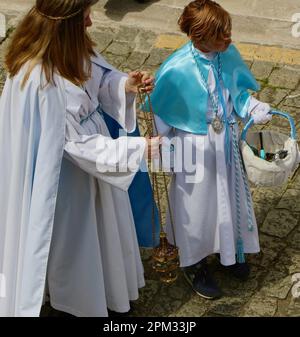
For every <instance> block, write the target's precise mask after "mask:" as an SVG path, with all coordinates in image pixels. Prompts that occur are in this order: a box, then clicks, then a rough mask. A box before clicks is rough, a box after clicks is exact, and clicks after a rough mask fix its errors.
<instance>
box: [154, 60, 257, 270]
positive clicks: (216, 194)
mask: <svg viewBox="0 0 300 337" xmlns="http://www.w3.org/2000/svg"><path fill="white" fill-rule="evenodd" d="M199 54H200V56H201V57H207V58H211V57H213V54H209V53H208V54H202V53H199ZM208 85H209V88H210V90H211V92H215V91H216V90H217V89H216V81H215V77H214V74H213V71H212V70H210V72H209V77H208ZM222 90H223V97H224V98H225V104H226V107H227V116H228V117H229V116H230V115H232V114H234V111H233V104H232V101H231V99H230V95H229V91H228V90H227V89H225V88H224V87H223V88H222ZM258 104H259V102H258V101H257V100H255V99H254V98H252V99H251V101H250V106H249V112H250V111H252V110H253V109H256V108H258ZM222 113H223V110H222V105H221V104H220V102H219V112H218V115H219V116H221V115H222ZM213 117H214V116H213V109H212V105H211V103H210V102H209V104H208V111H207V118H208V120H211V119H213ZM155 120H156V125H157V128H158V133H159V134H160V135H163V136H166V137H168V138H170V139H171V138H173V137H176V138H177V143H176V141H175V143H174V145H175V159H174V165H175V166H174V170H175V173H174V175H173V177H172V181H171V186H170V191H169V195H170V203H171V210H172V213H173V219H174V232H175V239H176V244H177V246H178V247H179V252H180V265H181V267H186V266H190V265H193V264H195V263H197V262H199V261H200V260H202V259H203V258H205V257H207V256H209V255H211V254H214V253H220V256H221V263H222V264H223V265H232V264H234V263H236V255H235V254H236V240H237V230H236V201H235V192H234V191H235V189H234V188H235V185H234V184H235V178H236V175H235V167H234V164H233V163H232V164H231V165H227V164H226V159H225V151H224V142H225V128H224V130H223V131H222V133H221V134H217V133H216V132H215V131H214V130H213V128H212V126H211V125H209V126H208V134H207V135H205V136H203V135H196V134H191V133H188V132H185V131H182V130H179V129H176V128H172V127H171V126H169V125H167V124H166V123H164V122H163V121H162V120H161V119H160V118H159V117H158V116H155ZM235 127H236V131H237V132H238V126H237V124H236V125H235ZM230 138H231V140H230V142H231V143H232V135H230ZM188 139H189V140H188ZM184 141H186V142H187V143H191V144H192V146H191V147H186V148H185V151H187V152H188V153H187V152H186V153H184V151H182V152H183V153H184V154H183V157H181V155H178V148H177V151H176V146H177V145H176V144H183V143H184ZM231 149H233V147H232V146H231ZM164 151H165V146H164ZM171 156H172V154H171ZM187 156H189V157H190V158H194V160H195V158H197V161H196V163H195V164H196V165H195V166H196V167H197V170H195V171H194V172H190V171H187V170H185V169H184V165H183V164H182V163H181V160H182V158H183V159H184V158H185V157H187ZM231 158H233V153H231ZM170 161H171V163H172V161H173V160H172V159H171V160H170ZM164 165H166V166H168V165H169V160H168V161H166V160H165V164H164ZM181 166H183V171H182V172H178V171H179V170H180V167H181ZM193 181H196V182H195V183H192V182H193ZM239 187H240V200H241V219H242V223H241V229H242V238H243V241H244V250H245V253H257V252H259V250H260V249H259V240H258V231H257V224H256V220H255V215H254V211H253V207H252V204H251V215H252V221H253V225H254V230H253V231H252V232H250V231H248V228H247V206H246V194H245V189H244V184H243V181H242V179H241V175H240V181H239ZM166 230H167V234H168V239H169V240H170V242H174V237H173V231H172V226H171V222H170V216H167V228H166Z"/></svg>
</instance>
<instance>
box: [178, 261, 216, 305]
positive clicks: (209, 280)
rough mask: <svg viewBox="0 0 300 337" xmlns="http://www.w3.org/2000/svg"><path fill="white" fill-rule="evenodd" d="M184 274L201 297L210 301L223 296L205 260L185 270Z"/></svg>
mask: <svg viewBox="0 0 300 337" xmlns="http://www.w3.org/2000/svg"><path fill="white" fill-rule="evenodd" d="M183 273H184V276H185V278H186V280H187V281H188V283H189V284H190V286H191V287H192V289H193V290H194V291H195V292H196V293H197V294H198V295H199V296H201V297H203V298H206V299H210V300H213V299H217V298H220V297H221V296H222V291H221V289H220V288H219V287H218V285H217V284H216V282H215V280H214V279H213V277H212V276H211V274H210V272H209V269H208V266H207V263H206V260H205V259H204V260H202V261H201V262H199V263H198V264H196V265H194V266H191V267H186V268H184V270H183Z"/></svg>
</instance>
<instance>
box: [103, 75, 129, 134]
mask: <svg viewBox="0 0 300 337" xmlns="http://www.w3.org/2000/svg"><path fill="white" fill-rule="evenodd" d="M127 78H128V75H127V74H125V73H122V72H120V71H118V70H107V71H106V73H105V74H104V75H103V79H102V81H101V84H100V88H99V95H98V99H99V102H101V106H102V109H103V111H105V112H106V113H107V114H108V115H110V116H111V117H112V118H113V119H115V120H116V121H117V122H118V123H119V124H120V125H121V126H122V128H123V129H124V130H125V131H127V132H128V133H131V132H133V131H134V130H135V129H136V95H135V94H132V93H129V94H127V93H126V92H125V84H126V81H127Z"/></svg>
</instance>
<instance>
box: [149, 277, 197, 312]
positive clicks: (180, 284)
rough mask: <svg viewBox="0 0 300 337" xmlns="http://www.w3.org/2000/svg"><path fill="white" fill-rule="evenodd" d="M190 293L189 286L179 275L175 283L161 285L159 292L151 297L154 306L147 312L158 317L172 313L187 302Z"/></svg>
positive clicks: (191, 293)
mask: <svg viewBox="0 0 300 337" xmlns="http://www.w3.org/2000/svg"><path fill="white" fill-rule="evenodd" d="M192 295H193V292H192V290H191V288H190V286H189V285H188V284H187V282H186V281H185V279H184V277H183V276H182V275H180V277H179V278H178V280H177V281H176V283H173V284H171V285H165V284H163V285H162V286H161V289H160V291H159V294H157V295H156V296H155V297H153V299H152V300H153V304H154V306H153V308H152V310H151V312H150V313H149V314H150V316H159V317H166V316H169V315H172V314H174V313H176V312H177V311H178V310H179V309H180V308H181V307H182V306H183V305H184V304H185V303H187V302H188V301H189V300H190V298H191V296H192Z"/></svg>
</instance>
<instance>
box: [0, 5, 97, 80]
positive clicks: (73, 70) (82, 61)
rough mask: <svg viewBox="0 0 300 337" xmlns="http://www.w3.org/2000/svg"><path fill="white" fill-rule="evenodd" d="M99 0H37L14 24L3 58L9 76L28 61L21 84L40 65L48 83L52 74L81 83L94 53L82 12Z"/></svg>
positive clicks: (88, 74) (87, 76) (89, 67)
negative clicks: (56, 73) (15, 25)
mask: <svg viewBox="0 0 300 337" xmlns="http://www.w3.org/2000/svg"><path fill="white" fill-rule="evenodd" d="M97 1H98V0H37V1H36V5H35V6H34V7H33V8H32V9H31V10H30V11H29V12H28V14H27V15H26V16H25V17H24V19H23V20H22V21H21V22H20V23H19V25H18V26H17V28H16V30H15V32H14V34H13V37H12V40H11V42H10V45H9V47H8V50H7V54H6V57H5V65H6V68H7V71H8V73H9V76H10V77H13V76H15V75H16V74H17V73H18V72H19V70H20V69H21V67H22V66H23V65H24V64H25V63H27V62H29V67H28V70H27V72H26V74H25V76H24V79H23V83H22V86H24V85H25V83H26V81H27V80H28V78H29V76H30V73H31V71H32V69H33V68H34V67H35V66H36V65H37V64H39V63H40V64H42V70H43V71H44V73H45V77H46V80H47V83H49V82H51V83H53V74H54V72H55V71H57V72H58V73H59V74H60V75H61V76H63V77H64V78H66V79H68V80H70V81H71V82H73V83H74V84H76V85H80V84H82V83H83V82H85V81H86V80H88V78H89V77H90V72H91V61H90V57H91V55H95V53H94V50H93V46H94V43H93V42H92V40H91V38H90V37H89V35H88V33H87V32H86V29H85V23H84V12H85V10H86V9H87V8H89V7H90V6H92V5H93V4H95V3H96V2H97Z"/></svg>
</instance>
